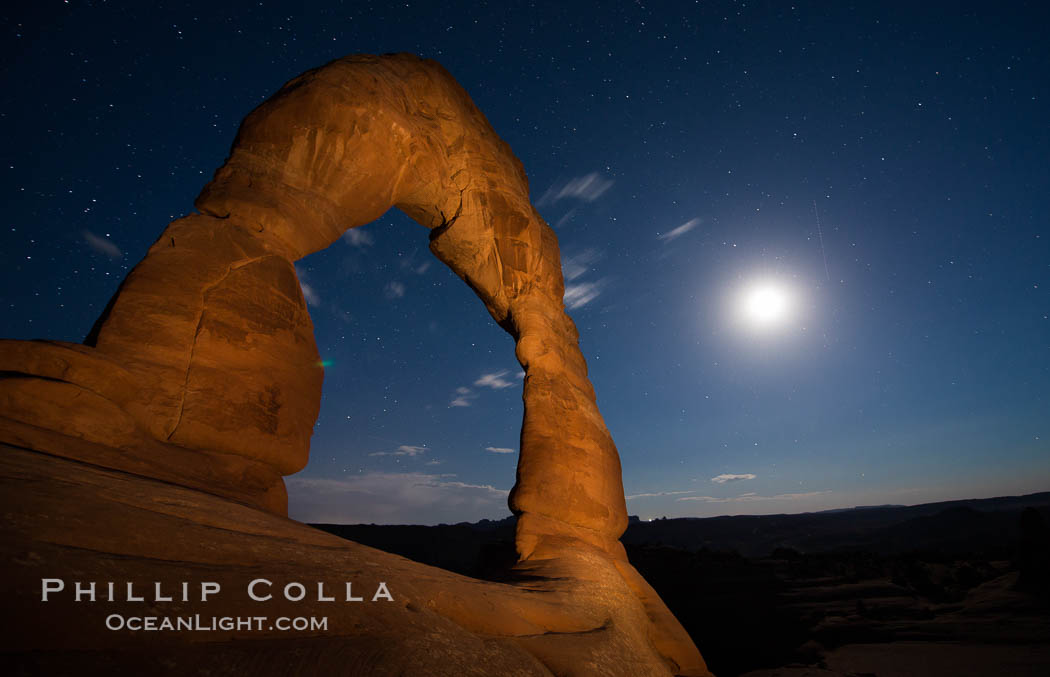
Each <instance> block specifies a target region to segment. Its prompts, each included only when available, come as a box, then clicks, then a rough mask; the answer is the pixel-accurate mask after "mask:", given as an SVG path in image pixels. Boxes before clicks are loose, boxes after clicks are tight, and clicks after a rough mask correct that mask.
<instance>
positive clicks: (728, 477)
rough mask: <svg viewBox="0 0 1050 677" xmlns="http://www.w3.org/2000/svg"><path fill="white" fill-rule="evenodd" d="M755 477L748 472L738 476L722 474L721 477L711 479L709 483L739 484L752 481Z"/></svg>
mask: <svg viewBox="0 0 1050 677" xmlns="http://www.w3.org/2000/svg"><path fill="white" fill-rule="evenodd" d="M755 477H756V476H755V475H753V474H751V473H749V472H747V473H741V474H739V475H734V474H731V473H725V474H722V475H718V476H716V477H712V478H711V481H712V482H714V483H715V484H725V483H726V482H741V481H743V480H753V479H755Z"/></svg>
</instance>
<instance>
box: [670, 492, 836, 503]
mask: <svg viewBox="0 0 1050 677" xmlns="http://www.w3.org/2000/svg"><path fill="white" fill-rule="evenodd" d="M830 493H831V491H807V492H805V493H798V494H776V495H775V496H759V495H758V494H755V493H749V494H740V495H739V496H732V497H729V498H717V497H715V496H683V497H682V498H679V499H677V500H679V501H702V502H703V503H751V502H755V501H797V500H800V499H806V498H814V497H816V496H823V495H825V494H830Z"/></svg>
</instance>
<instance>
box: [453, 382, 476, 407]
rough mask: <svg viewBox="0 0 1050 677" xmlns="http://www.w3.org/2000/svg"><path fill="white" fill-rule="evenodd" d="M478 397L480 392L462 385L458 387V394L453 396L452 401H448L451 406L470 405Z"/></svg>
mask: <svg viewBox="0 0 1050 677" xmlns="http://www.w3.org/2000/svg"><path fill="white" fill-rule="evenodd" d="M477 398H478V394H477V393H475V392H474V391H473V390H471V389H470V388H464V387H462V386H460V387H459V388H456V396H455V397H453V398H452V401H451V402H449V403H448V406H450V407H469V406H470V405H471V404H472V402H473V400H476V399H477Z"/></svg>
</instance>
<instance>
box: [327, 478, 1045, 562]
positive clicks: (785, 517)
mask: <svg viewBox="0 0 1050 677" xmlns="http://www.w3.org/2000/svg"><path fill="white" fill-rule="evenodd" d="M1025 508H1034V509H1036V510H1038V511H1040V512H1041V513H1042V514H1043V516H1044V518H1046V519H1047V521H1048V522H1050V491H1047V492H1040V493H1035V494H1027V495H1024V496H1000V497H995V498H980V499H962V500H955V501H942V502H937V503H922V504H919V505H912V506H901V505H888V506H857V507H854V508H843V509H836V510H825V511H822V512H812V513H801V514H778V515H732V516H723V517H678V518H671V519H657V520H652V521H642V520H640V519H638V518H637V517H632V518H631V519H630V523H629V524H628V527H627V531H626V533H624V535H623V539H622V540H623V542H624V544H625V545H626V546H628V547H631V546H645V545H656V546H667V547H672V548H678V549H682V550H691V551H696V550H703V549H707V550H718V551H736V552H738V553H740V554H741V555H744V556H745V557H765V556H767V555H769V554H770V553H771V552H773V551H774V550H777V549H778V548H781V549H783V548H788V549H791V550H796V551H798V552H802V553H807V552H827V551H833V550H868V551H871V552H877V553H885V554H890V553H899V552H906V551H911V550H943V551H970V550H973V549H986V548H995V547H1005V546H1008V545H1010V544H1012V543H1013V542H1015V541H1016V540H1017V538H1019V536H1020V534H1019V532H1018V526H1017V525H1018V518H1019V515H1020V513H1021V511H1022V510H1024V509H1025ZM514 524H515V518H514V517H513V516H508V517H506V518H504V519H499V520H487V519H486V520H481V521H480V522H474V523H471V522H460V523H458V524H441V525H437V526H423V525H376V524H314V525H313V526H314V527H316V528H318V529H322V530H324V531H327V532H329V533H332V534H335V535H337V536H340V537H342V538H346V539H349V540H352V541H356V542H358V543H362V544H364V545H369V546H372V547H375V548H379V549H381V550H386V551H387V552H393V553H396V554H399V555H402V556H404V557H408V558H409V559H414V560H416V561H419V562H424V563H427V564H433V565H434V566H439V567H442V568H444V569H449V570H451V571H456V572H458V573H463V574H466V575H471V576H478V577H483V578H484V577H488V576H491V575H494V572H495V571H498V570H499V569H500V567H501V566H502V565H504V564H505V563H508V562H513V560H514V556H513V542H514Z"/></svg>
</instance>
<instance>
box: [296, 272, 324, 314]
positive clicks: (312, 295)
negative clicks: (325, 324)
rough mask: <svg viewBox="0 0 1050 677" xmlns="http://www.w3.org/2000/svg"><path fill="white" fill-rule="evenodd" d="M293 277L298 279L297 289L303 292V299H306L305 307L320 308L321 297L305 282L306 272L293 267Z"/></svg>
mask: <svg viewBox="0 0 1050 677" xmlns="http://www.w3.org/2000/svg"><path fill="white" fill-rule="evenodd" d="M295 276H296V277H297V278H299V287H300V288H302V290H303V298H304V299H306V305H308V306H314V307H317V306H320V305H321V295H320V294H318V293H317V290H316V289H314V288H313V287H312V286H311V285H310V284H309V283H308V282H307V281H306V272H305V271H304V270H303V269H302V268H300V267H299V266H295Z"/></svg>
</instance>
